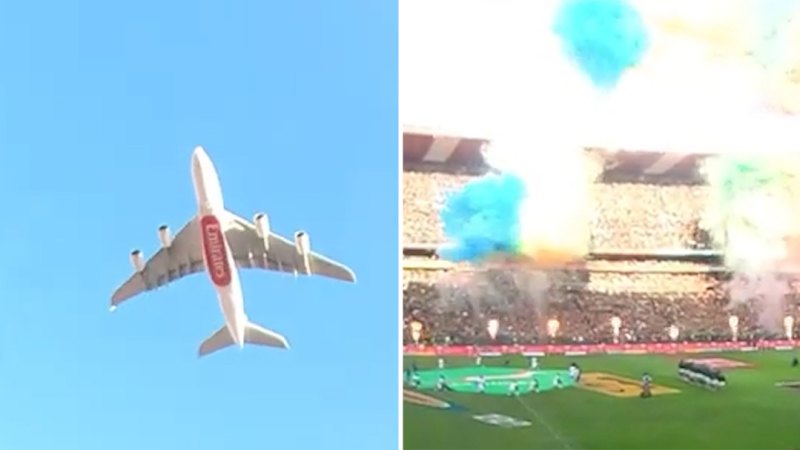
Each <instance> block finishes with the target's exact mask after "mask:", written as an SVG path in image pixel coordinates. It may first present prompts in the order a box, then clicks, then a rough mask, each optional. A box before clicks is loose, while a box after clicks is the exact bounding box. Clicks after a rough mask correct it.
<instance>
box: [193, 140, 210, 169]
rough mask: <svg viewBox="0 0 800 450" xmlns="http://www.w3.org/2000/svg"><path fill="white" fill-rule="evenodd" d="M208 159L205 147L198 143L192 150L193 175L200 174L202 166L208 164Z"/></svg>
mask: <svg viewBox="0 0 800 450" xmlns="http://www.w3.org/2000/svg"><path fill="white" fill-rule="evenodd" d="M210 161H211V160H210V159H209V157H208V154H207V153H206V151H205V149H203V147H202V146H200V145H198V146H197V147H195V149H194V152H192V173H194V174H195V175H200V174H202V173H203V168H204V167H206V166H208V163H209V162H210Z"/></svg>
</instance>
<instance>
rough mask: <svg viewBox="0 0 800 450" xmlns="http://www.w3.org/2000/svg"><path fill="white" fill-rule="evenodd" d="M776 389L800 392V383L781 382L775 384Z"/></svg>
mask: <svg viewBox="0 0 800 450" xmlns="http://www.w3.org/2000/svg"><path fill="white" fill-rule="evenodd" d="M775 387H780V388H784V389H791V390H793V391H800V381H779V382H777V383H775Z"/></svg>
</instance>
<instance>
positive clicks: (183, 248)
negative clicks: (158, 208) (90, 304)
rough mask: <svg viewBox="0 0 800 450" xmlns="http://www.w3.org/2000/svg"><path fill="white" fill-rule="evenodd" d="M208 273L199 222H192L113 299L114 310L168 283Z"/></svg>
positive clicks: (117, 292)
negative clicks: (192, 275) (203, 272)
mask: <svg viewBox="0 0 800 450" xmlns="http://www.w3.org/2000/svg"><path fill="white" fill-rule="evenodd" d="M203 270H205V263H204V262H203V249H202V245H201V244H200V236H199V228H198V226H197V218H196V217H195V218H192V220H190V221H189V223H187V224H186V225H184V226H183V228H181V229H180V230H179V231H178V233H176V234H175V237H174V238H173V239H172V244H171V245H170V246H169V247H168V248H161V249H159V250H158V252H156V254H155V255H153V256H152V257H151V258H150V259H149V260H147V262H146V263H145V266H144V269H143V270H142V271H141V272H136V273H134V274H133V275H132V276H131V277H130V278H129V279H128V280H127V281H126V282H125V283H123V284H122V286H120V287H119V289H117V290H116V291H115V292H114V294H113V295H112V296H111V307H112V309H113V308H114V307H116V306H118V305H119V304H120V303H122V302H124V301H126V300H128V299H130V298H131V297H134V296H136V295H139V294H141V293H142V292H147V291H151V290H153V289H157V288H159V287H161V286H164V285H165V284H167V283H170V282H172V281H175V280H177V279H179V278H183V277H185V276H187V275H191V274H194V273H197V272H201V271H203Z"/></svg>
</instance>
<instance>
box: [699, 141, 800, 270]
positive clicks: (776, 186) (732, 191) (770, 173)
mask: <svg viewBox="0 0 800 450" xmlns="http://www.w3.org/2000/svg"><path fill="white" fill-rule="evenodd" d="M798 162H800V161H798V160H797V158H792V159H788V158H786V157H774V156H763V155H724V156H719V157H713V158H709V159H708V160H706V162H705V164H704V166H703V167H702V169H701V171H702V173H703V175H704V176H705V178H706V180H707V181H708V185H709V189H710V192H709V197H708V204H707V205H706V209H705V214H704V216H703V218H702V225H703V227H704V228H706V229H707V230H708V231H709V233H710V234H711V236H712V238H713V239H714V242H715V243H716V244H717V245H719V246H721V247H723V249H724V251H725V255H726V260H727V261H728V263H729V265H739V264H740V263H741V262H742V261H755V262H758V263H767V262H771V261H773V260H775V259H776V258H780V255H781V254H783V253H784V249H783V245H784V244H783V239H784V238H785V237H786V236H787V234H789V233H790V231H791V230H790V228H791V226H792V220H791V217H790V213H789V211H790V209H791V207H792V205H791V203H790V199H792V198H793V197H795V196H794V195H793V193H794V192H793V187H794V186H795V185H796V174H800V164H798Z"/></svg>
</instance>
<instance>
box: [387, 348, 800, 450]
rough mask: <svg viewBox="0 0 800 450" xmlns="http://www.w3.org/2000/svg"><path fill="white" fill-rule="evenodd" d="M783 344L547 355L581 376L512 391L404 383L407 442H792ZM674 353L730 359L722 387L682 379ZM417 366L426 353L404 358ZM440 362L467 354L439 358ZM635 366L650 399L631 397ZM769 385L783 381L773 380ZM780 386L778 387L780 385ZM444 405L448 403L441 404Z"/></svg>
mask: <svg viewBox="0 0 800 450" xmlns="http://www.w3.org/2000/svg"><path fill="white" fill-rule="evenodd" d="M793 355H794V353H793V352H779V351H764V352H757V353H742V352H735V353H714V354H691V355H635V356H633V355H614V356H611V355H602V356H579V357H577V356H576V357H564V356H548V357H543V358H539V365H540V368H541V369H545V370H548V369H558V370H561V369H565V368H566V367H567V366H568V365H569V363H570V362H573V361H574V362H577V363H578V364H579V365H580V366H581V369H582V370H583V377H582V380H581V383H580V384H579V385H578V386H576V387H569V388H565V389H563V390H549V391H546V392H542V393H539V394H534V393H526V394H523V395H520V396H517V397H515V396H504V395H486V394H483V395H481V394H476V393H458V392H436V391H432V390H418V391H415V390H413V389H409V388H408V387H407V388H406V389H407V393H406V395H405V396H404V398H405V401H404V414H403V420H404V447H405V448H407V449H420V450H422V449H442V450H444V449H456V448H457V449H497V450H499V449H573V450H578V449H620V450H621V449H783V450H789V449H797V448H800V368H792V367H790V361H791V358H792V356H793ZM681 358H687V359H690V358H693V359H701V358H707V359H711V358H714V359H717V362H719V363H724V362H726V361H727V362H729V363H730V362H739V363H742V367H736V368H727V369H726V368H723V369H722V370H723V372H724V373H725V375H726V377H727V378H728V385H727V386H726V387H724V388H722V390H720V391H711V390H707V389H704V388H701V387H696V386H692V385H689V384H687V383H684V382H682V381H681V380H680V379H678V376H677V363H678V360H679V359H681ZM412 362H413V363H416V365H417V366H418V368H419V369H420V370H423V369H435V365H436V358H429V357H428V358H417V357H406V358H405V364H406V366H410V365H411V363H412ZM506 362H508V365H509V366H511V367H517V368H519V370H520V371H523V370H528V368H529V366H528V363H529V361H528V359H527V358H523V357H521V356H503V357H494V358H483V364H484V365H486V366H503V367H506V366H505V363H506ZM446 364H447V367H449V368H453V367H467V366H470V367H474V360H472V359H467V358H447V359H446ZM643 372H648V373H650V375H651V376H652V377H653V383H654V385H655V386H654V387H653V391H652V392H653V397H651V398H648V399H642V398H639V392H640V391H639V381H638V380H639V379H640V378H641V376H642V373H643ZM792 382H796V383H795V384H796V387H792V386H791V385H792ZM778 384H783V385H782V386H778ZM787 384H788V386H787ZM448 405H449V406H450V407H449V408H448V407H446V406H448Z"/></svg>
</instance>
